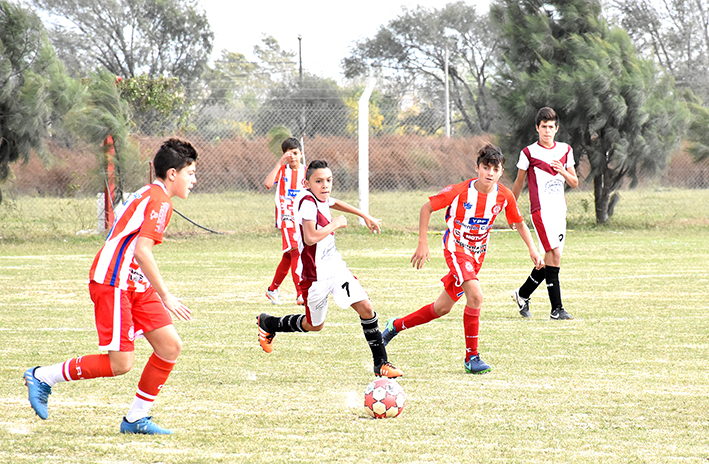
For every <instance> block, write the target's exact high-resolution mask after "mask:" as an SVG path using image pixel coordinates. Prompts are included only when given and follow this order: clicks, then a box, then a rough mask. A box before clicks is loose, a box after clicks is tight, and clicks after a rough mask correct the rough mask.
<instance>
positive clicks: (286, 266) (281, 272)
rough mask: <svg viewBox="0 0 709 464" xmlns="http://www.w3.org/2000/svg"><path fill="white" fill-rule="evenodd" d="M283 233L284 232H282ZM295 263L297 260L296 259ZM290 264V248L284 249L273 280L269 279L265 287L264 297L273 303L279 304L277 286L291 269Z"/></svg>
mask: <svg viewBox="0 0 709 464" xmlns="http://www.w3.org/2000/svg"><path fill="white" fill-rule="evenodd" d="M284 234H285V232H284ZM296 263H297V261H296ZM291 266H292V255H291V253H290V250H287V251H284V252H283V254H282V255H281V262H280V263H278V267H277V268H276V273H275V275H274V276H273V280H272V281H271V285H269V286H268V288H267V289H266V298H268V300H269V301H270V302H271V304H274V305H279V304H281V303H282V302H281V297H280V295H279V294H278V287H280V286H281V284H282V283H283V280H284V279H285V278H286V276H287V275H288V271H290V270H291Z"/></svg>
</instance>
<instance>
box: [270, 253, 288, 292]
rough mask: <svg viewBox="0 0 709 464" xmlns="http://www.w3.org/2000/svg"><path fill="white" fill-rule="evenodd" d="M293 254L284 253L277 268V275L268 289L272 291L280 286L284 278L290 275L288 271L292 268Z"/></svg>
mask: <svg viewBox="0 0 709 464" xmlns="http://www.w3.org/2000/svg"><path fill="white" fill-rule="evenodd" d="M291 261H292V260H291V254H290V253H283V257H282V258H281V262H280V263H278V267H277V268H276V275H275V276H273V281H272V282H271V285H270V286H269V287H268V291H269V292H272V291H274V290H275V289H277V288H278V287H280V286H281V282H283V279H285V278H286V276H287V275H288V271H289V270H290V268H291Z"/></svg>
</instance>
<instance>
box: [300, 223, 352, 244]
mask: <svg viewBox="0 0 709 464" xmlns="http://www.w3.org/2000/svg"><path fill="white" fill-rule="evenodd" d="M343 227H347V218H346V217H344V216H337V217H336V218H332V221H331V222H330V224H328V225H326V226H325V227H322V228H320V229H318V228H316V227H315V221H310V220H307V219H303V243H305V244H306V245H308V246H312V245H315V244H316V243H318V242H319V241H320V240H322V239H324V238H325V237H327V236H328V235H330V234H331V233H333V232H335V231H336V230H337V229H341V228H343Z"/></svg>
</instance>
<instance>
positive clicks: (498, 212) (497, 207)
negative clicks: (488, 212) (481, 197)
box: [492, 205, 502, 214]
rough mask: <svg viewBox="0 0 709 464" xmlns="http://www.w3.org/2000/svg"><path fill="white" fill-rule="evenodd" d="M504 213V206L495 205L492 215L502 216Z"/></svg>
mask: <svg viewBox="0 0 709 464" xmlns="http://www.w3.org/2000/svg"><path fill="white" fill-rule="evenodd" d="M500 211H502V205H495V206H493V207H492V214H500Z"/></svg>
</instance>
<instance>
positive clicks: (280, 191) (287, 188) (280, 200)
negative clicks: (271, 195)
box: [273, 164, 305, 229]
mask: <svg viewBox="0 0 709 464" xmlns="http://www.w3.org/2000/svg"><path fill="white" fill-rule="evenodd" d="M304 182H305V169H303V168H300V169H296V170H293V169H291V167H290V166H289V165H287V164H284V165H283V166H281V168H280V169H279V170H278V174H276V180H275V181H274V182H273V185H276V186H277V187H278V188H276V227H277V228H278V229H291V228H294V227H295V221H294V215H295V214H294V211H293V201H294V200H295V197H296V196H298V194H299V193H300V192H301V190H303V189H304V188H305V187H304Z"/></svg>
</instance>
